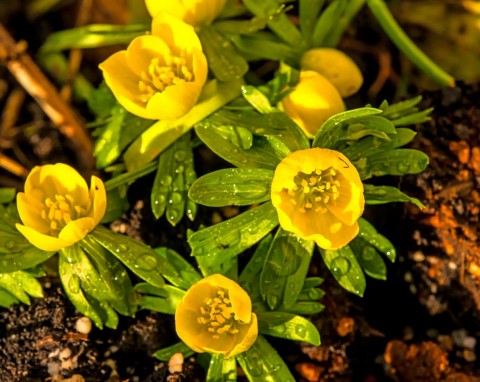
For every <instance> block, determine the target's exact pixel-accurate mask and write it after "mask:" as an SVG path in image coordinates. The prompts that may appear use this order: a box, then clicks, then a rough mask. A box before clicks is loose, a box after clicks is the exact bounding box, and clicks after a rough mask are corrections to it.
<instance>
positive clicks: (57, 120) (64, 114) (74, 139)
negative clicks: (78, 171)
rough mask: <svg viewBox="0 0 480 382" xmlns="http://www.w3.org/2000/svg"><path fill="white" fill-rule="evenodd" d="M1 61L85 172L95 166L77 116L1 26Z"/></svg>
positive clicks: (90, 148)
mask: <svg viewBox="0 0 480 382" xmlns="http://www.w3.org/2000/svg"><path fill="white" fill-rule="evenodd" d="M0 59H2V60H3V61H4V62H5V65H6V66H7V68H8V70H9V71H10V72H11V73H12V74H13V76H14V77H15V78H16V80H17V81H18V82H19V83H20V85H22V86H23V88H24V89H25V90H26V91H27V93H29V94H30V95H31V96H32V97H33V98H34V99H35V100H36V101H37V102H38V104H39V105H40V107H41V108H42V109H43V111H44V112H45V114H47V115H48V117H49V118H50V120H51V121H52V122H53V124H54V125H55V126H57V127H58V128H59V129H60V131H61V133H62V134H64V135H65V136H66V137H67V138H68V139H69V140H70V142H71V143H72V145H73V146H74V147H75V150H76V152H77V154H78V157H79V160H80V166H81V167H82V168H83V169H84V170H91V169H92V168H93V166H94V160H93V146H92V141H91V140H90V138H89V136H88V135H87V133H86V130H85V125H84V122H83V121H82V119H81V118H80V116H78V115H77V114H76V113H75V111H74V110H73V109H72V108H71V107H70V106H69V105H68V103H66V102H65V101H64V100H63V98H62V97H61V96H60V94H59V93H58V91H57V89H55V87H54V86H53V85H52V83H51V82H50V81H49V80H48V79H47V77H46V76H45V75H44V74H43V73H42V71H41V70H40V69H39V68H38V66H37V65H36V64H35V62H34V61H33V60H32V59H31V57H30V56H28V55H27V54H26V53H25V52H24V50H22V49H19V46H18V45H17V44H16V43H15V40H13V38H12V37H11V36H10V34H9V33H8V31H7V30H6V29H5V28H4V26H3V25H2V24H0Z"/></svg>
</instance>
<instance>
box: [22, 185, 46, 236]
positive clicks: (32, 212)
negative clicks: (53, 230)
mask: <svg viewBox="0 0 480 382" xmlns="http://www.w3.org/2000/svg"><path fill="white" fill-rule="evenodd" d="M43 208H44V204H43V203H40V202H39V200H37V199H36V198H34V197H32V196H30V195H26V194H25V193H23V192H19V193H18V194H17V210H18V215H19V216H20V220H21V221H22V223H23V224H25V225H26V226H28V227H31V228H33V229H34V230H36V231H39V232H41V233H45V234H46V233H48V232H49V227H48V225H46V224H45V222H44V220H43V219H42V216H41V211H42V209H43Z"/></svg>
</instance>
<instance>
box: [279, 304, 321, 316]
mask: <svg viewBox="0 0 480 382" xmlns="http://www.w3.org/2000/svg"><path fill="white" fill-rule="evenodd" d="M323 309H325V306H324V305H323V304H320V303H319V302H310V301H297V302H296V303H295V304H294V305H292V306H291V307H289V308H281V309H280V311H282V312H285V313H293V314H296V315H300V316H311V315H314V314H317V313H320V312H321V311H322V310H323Z"/></svg>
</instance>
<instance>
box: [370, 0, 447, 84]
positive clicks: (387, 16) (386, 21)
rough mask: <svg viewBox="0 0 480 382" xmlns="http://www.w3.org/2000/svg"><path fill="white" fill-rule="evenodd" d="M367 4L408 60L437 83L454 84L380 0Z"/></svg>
mask: <svg viewBox="0 0 480 382" xmlns="http://www.w3.org/2000/svg"><path fill="white" fill-rule="evenodd" d="M367 4H368V7H369V8H370V10H371V11H372V13H373V14H374V16H375V18H376V19H377V21H378V22H379V23H380V25H381V26H382V28H383V30H384V31H385V33H386V34H387V35H388V36H389V37H390V39H391V40H392V41H393V43H394V44H395V45H396V46H397V48H398V49H400V50H401V51H402V52H403V53H404V54H405V55H406V56H407V57H408V58H409V59H410V61H412V62H413V63H414V64H415V65H416V66H417V67H418V68H420V69H421V70H422V71H423V72H424V73H425V74H427V75H428V76H430V78H432V79H433V80H434V81H435V82H436V83H437V85H440V86H455V79H454V78H453V77H452V76H450V75H449V74H448V73H446V72H445V71H444V70H443V69H441V68H440V67H439V66H438V65H437V64H435V63H434V62H433V61H432V60H430V58H428V57H427V56H426V55H425V53H423V52H422V51H421V50H420V49H419V48H418V47H417V46H416V45H415V44H414V43H413V41H412V40H410V38H409V37H408V36H407V35H406V34H405V32H404V31H403V30H402V28H401V27H400V26H399V25H398V23H397V22H396V21H395V19H394V18H393V16H392V14H391V13H390V11H389V9H388V7H387V6H386V5H385V3H384V2H383V1H382V0H367Z"/></svg>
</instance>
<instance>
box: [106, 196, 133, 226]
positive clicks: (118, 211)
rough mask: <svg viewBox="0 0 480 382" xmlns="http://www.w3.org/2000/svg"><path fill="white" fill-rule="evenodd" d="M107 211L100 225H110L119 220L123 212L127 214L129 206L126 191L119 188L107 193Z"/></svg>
mask: <svg viewBox="0 0 480 382" xmlns="http://www.w3.org/2000/svg"><path fill="white" fill-rule="evenodd" d="M107 200H108V203H107V210H106V211H105V215H103V218H102V221H101V222H102V223H103V224H105V223H111V222H113V221H114V220H116V219H118V218H120V217H121V216H122V215H123V214H124V213H125V212H127V210H128V208H129V207H130V204H129V203H128V199H127V195H126V190H125V189H123V188H121V187H116V188H114V189H111V190H108V191H107Z"/></svg>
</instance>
